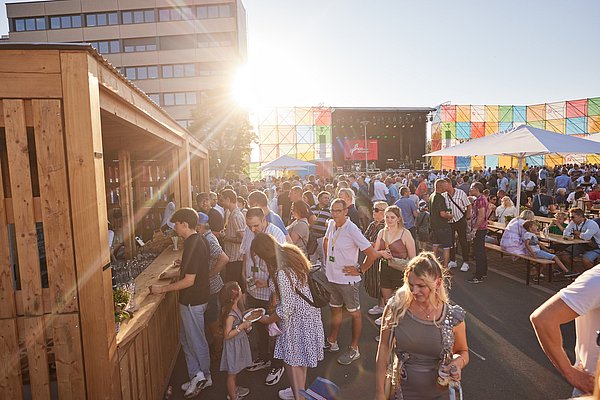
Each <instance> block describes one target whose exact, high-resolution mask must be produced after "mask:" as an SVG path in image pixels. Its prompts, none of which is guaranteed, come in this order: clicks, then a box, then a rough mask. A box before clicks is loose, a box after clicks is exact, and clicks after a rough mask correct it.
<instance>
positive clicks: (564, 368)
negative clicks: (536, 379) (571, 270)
mask: <svg viewBox="0 0 600 400" xmlns="http://www.w3.org/2000/svg"><path fill="white" fill-rule="evenodd" d="M598 293H600V265H596V266H595V267H592V268H591V269H590V270H588V271H586V272H584V273H583V274H582V275H581V276H580V277H579V278H577V279H576V280H575V282H573V283H571V284H570V285H569V286H567V287H566V288H564V289H562V290H561V291H560V292H558V293H557V294H555V295H554V296H552V297H551V298H550V299H549V300H548V301H546V302H545V303H544V304H542V305H541V306H540V307H539V308H538V309H537V310H535V311H534V312H533V313H532V314H531V317H530V319H531V323H532V325H533V328H534V329H535V332H536V334H537V337H538V341H539V342H540V345H541V346H542V349H543V350H544V353H546V355H547V356H548V358H549V359H550V361H551V362H552V364H553V365H554V366H555V367H556V369H557V370H558V371H559V372H560V373H561V374H562V376H564V378H565V379H566V380H567V381H568V382H569V383H570V384H571V385H572V386H573V387H574V390H573V397H576V396H580V395H583V394H586V393H587V394H591V393H592V392H593V390H594V373H595V372H596V366H597V365H598V354H599V353H600V347H599V346H598V343H597V342H598V338H597V333H596V332H597V330H598V327H600V296H599V295H598ZM572 320H575V334H576V336H577V343H576V344H575V364H574V365H571V361H570V360H569V357H568V356H567V354H566V353H565V351H564V349H563V347H562V334H561V331H560V326H561V325H563V324H566V323H569V322H571V321H572Z"/></svg>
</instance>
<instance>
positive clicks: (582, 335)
mask: <svg viewBox="0 0 600 400" xmlns="http://www.w3.org/2000/svg"><path fill="white" fill-rule="evenodd" d="M559 294H560V298H561V299H562V301H564V302H565V303H566V304H567V305H568V306H569V307H570V308H571V309H572V310H573V311H575V312H576V313H577V314H579V317H577V318H575V333H576V335H577V343H576V344H575V365H576V366H577V365H579V364H581V365H583V367H584V368H585V370H586V371H588V372H589V373H590V374H594V373H595V372H596V366H597V365H598V354H599V353H600V347H598V346H597V345H596V331H597V330H598V329H600V264H599V265H596V266H595V267H593V268H591V269H589V270H587V271H585V272H584V273H583V274H581V276H580V277H579V278H577V279H576V280H575V282H573V283H571V284H570V285H569V286H567V287H566V288H564V289H562V290H561V291H560V292H559Z"/></svg>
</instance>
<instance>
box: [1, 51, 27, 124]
mask: <svg viewBox="0 0 600 400" xmlns="http://www.w3.org/2000/svg"><path fill="white" fill-rule="evenodd" d="M0 53H1V52H0ZM0 115H4V111H3V106H2V102H1V101H0ZM25 125H27V126H33V111H32V110H31V102H29V101H27V102H25ZM0 128H4V119H3V118H0Z"/></svg>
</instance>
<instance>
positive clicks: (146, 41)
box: [123, 37, 157, 53]
mask: <svg viewBox="0 0 600 400" xmlns="http://www.w3.org/2000/svg"><path fill="white" fill-rule="evenodd" d="M123 49H124V50H125V53H133V52H141V51H156V50H157V46H156V38H155V37H149V38H135V39H125V40H123Z"/></svg>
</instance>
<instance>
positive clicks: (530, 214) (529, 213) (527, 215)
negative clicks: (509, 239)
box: [519, 210, 535, 221]
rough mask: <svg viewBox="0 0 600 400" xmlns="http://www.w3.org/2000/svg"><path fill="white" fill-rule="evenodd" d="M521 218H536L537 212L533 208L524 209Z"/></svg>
mask: <svg viewBox="0 0 600 400" xmlns="http://www.w3.org/2000/svg"><path fill="white" fill-rule="evenodd" d="M519 218H521V219H524V220H526V221H533V220H534V219H535V214H534V213H533V211H531V210H523V211H521V214H520V215H519Z"/></svg>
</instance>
